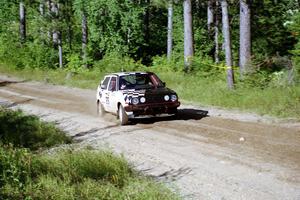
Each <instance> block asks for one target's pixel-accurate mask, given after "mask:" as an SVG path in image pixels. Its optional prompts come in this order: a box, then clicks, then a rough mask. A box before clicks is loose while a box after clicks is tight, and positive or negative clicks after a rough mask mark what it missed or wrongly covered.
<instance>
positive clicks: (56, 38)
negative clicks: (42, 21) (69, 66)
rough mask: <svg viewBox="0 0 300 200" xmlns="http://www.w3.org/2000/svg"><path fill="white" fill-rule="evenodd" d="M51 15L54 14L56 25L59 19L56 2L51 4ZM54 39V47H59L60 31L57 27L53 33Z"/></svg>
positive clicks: (53, 18)
mask: <svg viewBox="0 0 300 200" xmlns="http://www.w3.org/2000/svg"><path fill="white" fill-rule="evenodd" d="M51 14H52V22H54V23H56V21H57V20H56V19H57V17H58V6H57V4H56V3H55V2H51ZM52 39H53V45H54V47H57V45H58V30H57V28H56V27H55V28H54V30H53V32H52Z"/></svg>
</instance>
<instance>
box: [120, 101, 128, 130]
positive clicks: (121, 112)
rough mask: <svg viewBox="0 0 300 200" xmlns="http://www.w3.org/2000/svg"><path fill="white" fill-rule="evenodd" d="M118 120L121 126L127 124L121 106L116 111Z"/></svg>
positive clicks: (125, 115)
mask: <svg viewBox="0 0 300 200" xmlns="http://www.w3.org/2000/svg"><path fill="white" fill-rule="evenodd" d="M118 118H119V120H120V123H121V125H126V124H128V116H127V114H126V112H125V110H124V108H123V106H122V105H120V106H119V109H118Z"/></svg>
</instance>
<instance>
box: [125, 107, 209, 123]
mask: <svg viewBox="0 0 300 200" xmlns="http://www.w3.org/2000/svg"><path fill="white" fill-rule="evenodd" d="M204 117H208V111H206V110H198V109H191V108H189V109H188V108H184V109H178V113H177V115H173V116H165V117H147V118H135V119H132V120H131V124H133V125H135V124H153V123H156V122H162V121H174V120H200V119H202V118H204Z"/></svg>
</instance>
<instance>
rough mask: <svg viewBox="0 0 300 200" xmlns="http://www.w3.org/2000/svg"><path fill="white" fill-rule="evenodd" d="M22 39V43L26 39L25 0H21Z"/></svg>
mask: <svg viewBox="0 0 300 200" xmlns="http://www.w3.org/2000/svg"><path fill="white" fill-rule="evenodd" d="M19 5H20V13H19V14H20V39H21V43H24V42H25V40H26V10H25V5H24V3H23V1H20V4H19Z"/></svg>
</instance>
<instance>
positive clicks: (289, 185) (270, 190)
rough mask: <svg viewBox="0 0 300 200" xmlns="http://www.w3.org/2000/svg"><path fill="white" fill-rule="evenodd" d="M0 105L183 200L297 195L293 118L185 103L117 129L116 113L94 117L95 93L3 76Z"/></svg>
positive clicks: (298, 131) (299, 134)
mask: <svg viewBox="0 0 300 200" xmlns="http://www.w3.org/2000/svg"><path fill="white" fill-rule="evenodd" d="M95 88H96V86H95ZM0 104H2V105H5V106H8V107H12V108H14V109H15V108H21V109H22V110H24V111H25V112H27V113H30V114H36V115H38V116H40V117H41V118H42V119H43V120H46V121H53V122H55V123H57V125H58V126H59V127H61V128H63V129H64V130H65V131H67V133H68V134H69V135H70V136H72V137H73V138H74V139H75V140H76V141H78V145H80V146H85V145H90V146H93V147H95V148H97V149H104V148H109V149H112V150H113V151H114V152H116V153H121V154H123V155H124V156H125V157H126V158H127V159H128V160H129V161H130V162H131V163H132V164H133V165H134V167H135V168H136V169H137V170H139V171H142V172H143V173H145V174H147V175H149V176H153V177H155V178H156V179H157V180H160V181H163V182H165V183H166V184H167V185H168V187H170V188H171V189H172V190H175V191H178V192H179V193H180V194H181V196H182V197H183V199H264V200H265V199H272V200H274V199H295V200H296V199H298V200H299V199H300V123H299V122H297V121H296V120H295V121H291V120H286V121H283V120H279V119H275V118H270V117H261V116H257V115H255V114H245V113H240V112H238V111H226V110H219V109H215V108H199V107H193V106H184V105H183V106H181V107H180V110H179V115H178V117H177V118H174V117H164V118H159V117H157V118H151V119H138V120H134V121H133V122H132V124H130V125H128V126H120V125H119V124H118V121H117V120H116V118H115V116H112V115H110V114H106V115H105V116H104V117H103V118H99V117H97V116H96V103H95V91H93V90H82V89H75V88H68V87H63V86H55V85H49V84H45V83H39V82H26V81H18V80H17V79H14V78H9V77H6V76H0ZM207 111H208V115H207V114H206V113H207Z"/></svg>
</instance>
